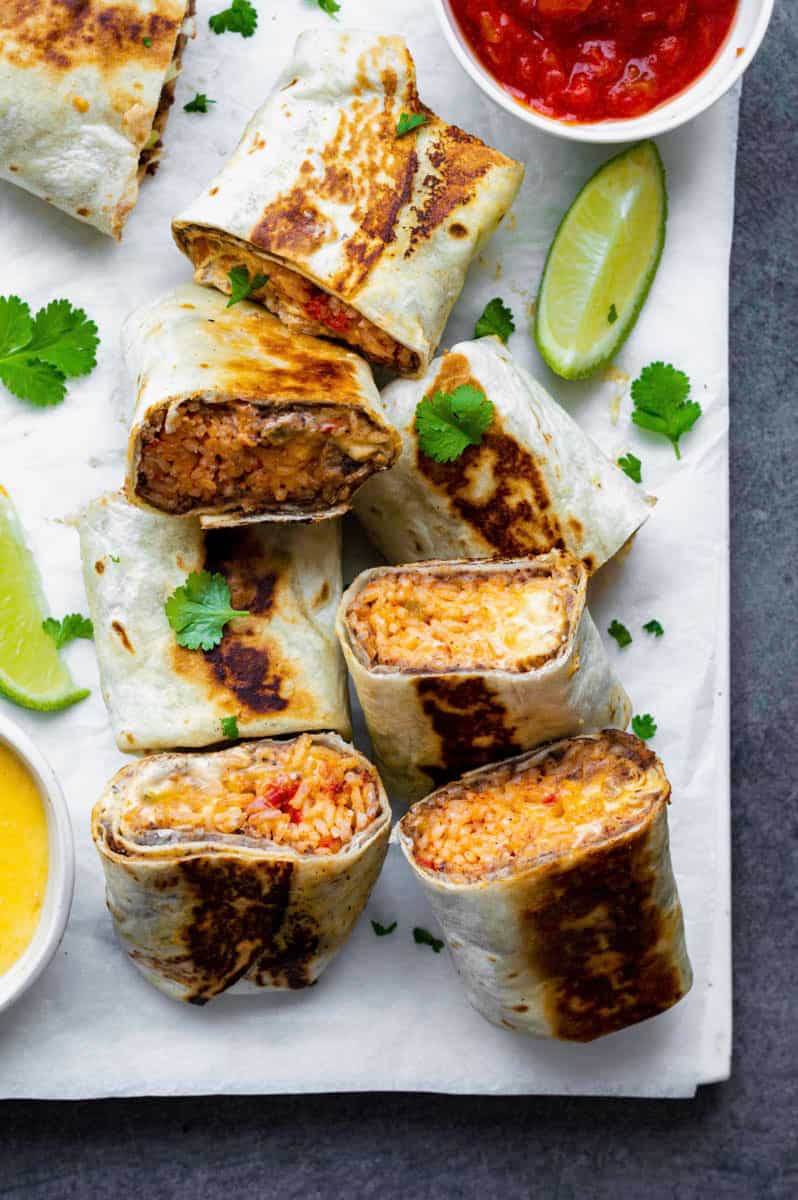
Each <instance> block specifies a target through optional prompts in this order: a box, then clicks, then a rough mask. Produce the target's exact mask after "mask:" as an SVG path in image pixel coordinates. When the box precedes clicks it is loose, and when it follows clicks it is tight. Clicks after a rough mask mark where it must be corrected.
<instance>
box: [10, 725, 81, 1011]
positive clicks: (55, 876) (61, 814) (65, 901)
mask: <svg viewBox="0 0 798 1200" xmlns="http://www.w3.org/2000/svg"><path fill="white" fill-rule="evenodd" d="M0 745H2V746H7V747H8V748H9V749H10V750H11V751H12V753H14V754H16V755H17V757H18V758H19V760H20V761H21V762H22V763H23V765H24V766H25V767H26V768H27V770H28V771H29V773H30V775H31V778H32V779H33V782H34V783H35V785H36V788H37V790H38V792H39V795H40V797H41V800H42V804H43V805H44V811H45V815H46V818H47V843H48V859H49V861H48V864H47V886H46V889H45V893H44V901H43V903H42V908H41V912H40V913H39V920H38V922H37V925H36V928H35V930H34V932H33V936H32V938H31V940H30V942H29V943H28V945H27V946H26V947H25V949H24V950H23V952H22V954H21V955H20V956H19V958H18V959H17V960H16V962H14V963H13V964H12V965H11V966H10V967H9V968H8V970H7V971H6V972H5V973H4V974H2V975H0V1013H2V1011H3V1010H4V1009H6V1008H8V1007H9V1005H11V1004H13V1003H14V1001H16V1000H18V999H19V997H20V996H21V995H22V994H23V992H25V991H27V989H28V988H29V987H30V986H31V984H32V983H33V982H34V981H35V980H36V979H38V977H39V975H41V973H42V971H44V969H45V967H46V966H47V965H48V964H49V962H50V961H51V959H52V957H53V955H54V954H55V952H56V950H57V949H58V947H59V945H60V943H61V939H62V938H63V936H64V932H65V930H66V926H67V921H68V920H69V913H70V910H71V908H72V896H73V893H74V889H75V845H74V841H73V837H72V824H71V821H70V818H69V810H68V808H67V804H66V800H65V799H64V793H63V790H62V788H61V784H60V783H59V782H58V779H57V777H56V775H55V772H54V771H53V769H52V767H51V766H50V765H49V763H48V762H47V760H46V759H45V757H44V755H43V754H42V753H41V752H40V751H39V750H38V749H37V747H36V746H35V744H34V743H33V741H32V739H31V738H30V737H29V736H28V735H27V734H26V733H25V732H24V731H23V730H22V729H21V728H20V727H19V726H18V725H17V724H15V723H14V722H13V721H12V720H10V719H9V718H8V717H6V716H4V715H3V714H2V713H0Z"/></svg>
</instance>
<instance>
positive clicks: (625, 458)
mask: <svg viewBox="0 0 798 1200" xmlns="http://www.w3.org/2000/svg"><path fill="white" fill-rule="evenodd" d="M618 466H619V467H620V468H621V470H622V471H623V473H624V475H628V476H629V478H630V479H631V480H632V481H633V482H634V483H642V482H643V471H642V468H643V464H642V463H641V461H640V459H639V458H637V457H636V456H635V455H634V454H632V453H629V454H622V455H621V457H620V458H619V459H618Z"/></svg>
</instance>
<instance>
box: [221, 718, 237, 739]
mask: <svg viewBox="0 0 798 1200" xmlns="http://www.w3.org/2000/svg"><path fill="white" fill-rule="evenodd" d="M221 725H222V736H223V737H226V738H230V739H231V740H233V739H234V738H240V737H241V734H240V733H239V732H238V717H236V716H232V717H222V720H221Z"/></svg>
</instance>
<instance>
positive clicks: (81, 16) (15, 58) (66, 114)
mask: <svg viewBox="0 0 798 1200" xmlns="http://www.w3.org/2000/svg"><path fill="white" fill-rule="evenodd" d="M193 13H194V0H188V3H187V2H186V0H127V2H126V3H124V4H119V3H113V2H109V0H82V2H81V3H65V0H36V2H35V3H20V2H19V0H16V2H14V3H10V4H2V5H0V176H2V178H4V179H8V180H10V181H11V182H12V183H17V184H19V185H20V187H23V188H26V189H27V190H28V191H29V192H33V193H34V195H36V196H41V197H42V198H43V199H44V200H47V201H49V203H50V204H55V205H56V206H57V207H58V208H60V209H62V210H63V211H64V212H66V213H69V215H70V216H71V217H76V218H77V219H78V220H79V221H85V222H87V223H88V224H89V225H94V226H96V228H97V229H99V230H101V231H102V232H103V233H107V234H110V235H111V236H112V237H115V238H117V239H119V238H120V237H121V235H122V228H123V226H124V224H125V221H126V220H127V218H128V216H129V215H130V212H131V210H132V208H133V206H134V205H135V203H136V200H137V198H138V190H139V184H140V182H141V180H142V179H143V177H144V175H145V174H146V173H147V172H148V171H149V172H153V171H154V170H155V168H156V166H157V163H158V159H159V157H160V152H161V148H162V139H163V134H164V129H165V127H166V120H167V117H168V115H169V108H170V106H171V104H172V101H173V99H174V90H175V80H176V79H177V76H178V74H179V72H180V66H181V59H182V55H183V50H184V49H185V45H186V41H187V39H188V38H189V37H193V36H194V26H193V21H192V19H191V18H192V16H193Z"/></svg>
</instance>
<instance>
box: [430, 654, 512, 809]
mask: <svg viewBox="0 0 798 1200" xmlns="http://www.w3.org/2000/svg"><path fill="white" fill-rule="evenodd" d="M415 684H416V689H417V691H418V695H419V700H420V701H421V707H422V708H423V710H424V712H425V714H426V716H427V717H428V718H429V720H430V722H431V724H432V727H433V729H434V730H435V732H436V733H437V735H438V737H439V739H440V758H439V760H438V762H436V763H429V764H428V763H423V764H420V769H421V770H422V771H424V772H425V773H426V774H427V775H429V777H430V779H432V781H433V783H434V785H435V787H440V786H441V785H442V784H444V783H448V781H449V780H450V779H454V778H455V777H456V776H458V775H462V774H464V773H465V772H466V771H470V770H471V769H472V768H474V767H481V766H484V764H485V763H489V762H496V761H498V760H499V759H502V758H507V757H508V756H509V755H511V754H517V753H518V751H519V750H520V749H521V748H522V747H521V746H520V745H519V744H518V743H517V742H516V741H515V727H514V726H513V725H511V724H510V722H509V721H508V718H507V710H506V709H505V707H504V705H503V704H502V703H501V702H500V701H499V700H498V699H497V698H496V696H495V694H494V693H493V692H492V691H491V689H490V688H489V687H488V685H487V684H486V683H485V681H484V679H479V678H472V679H461V678H458V677H457V676H448V677H447V676H445V675H438V676H433V677H427V678H425V679H417V680H416V681H415Z"/></svg>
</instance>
